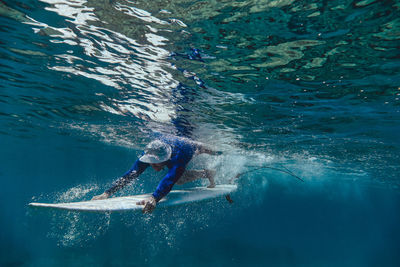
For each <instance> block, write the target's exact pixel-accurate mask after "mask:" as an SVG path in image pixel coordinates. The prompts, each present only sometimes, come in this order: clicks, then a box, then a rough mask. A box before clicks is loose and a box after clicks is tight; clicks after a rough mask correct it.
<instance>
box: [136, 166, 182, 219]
mask: <svg viewBox="0 0 400 267" xmlns="http://www.w3.org/2000/svg"><path fill="white" fill-rule="evenodd" d="M184 172H185V167H184V165H175V166H174V167H172V168H171V169H170V170H169V171H168V173H167V175H165V177H164V178H163V179H162V180H161V181H160V183H159V184H158V186H157V189H156V191H154V193H153V194H152V196H151V197H149V198H148V199H145V200H142V201H139V202H137V203H136V204H137V205H144V207H143V213H151V212H152V211H153V210H154V209H155V207H156V206H157V202H158V201H160V200H161V199H162V198H163V197H165V196H166V195H167V194H168V193H169V192H170V191H171V189H172V187H173V186H174V184H175V183H176V181H178V180H179V178H180V177H181V176H182V174H183V173H184Z"/></svg>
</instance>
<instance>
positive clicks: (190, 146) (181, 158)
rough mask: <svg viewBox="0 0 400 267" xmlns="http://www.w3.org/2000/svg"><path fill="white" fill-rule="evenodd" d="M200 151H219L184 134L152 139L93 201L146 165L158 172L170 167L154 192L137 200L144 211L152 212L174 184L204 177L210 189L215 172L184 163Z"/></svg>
mask: <svg viewBox="0 0 400 267" xmlns="http://www.w3.org/2000/svg"><path fill="white" fill-rule="evenodd" d="M202 153H205V154H209V155H218V154H219V152H215V151H213V150H211V149H209V148H207V147H206V146H205V145H204V144H202V143H199V142H195V141H192V140H190V139H187V138H183V137H176V136H168V137H163V138H161V139H159V140H155V141H152V142H150V143H149V144H148V145H147V146H146V148H145V150H144V153H143V155H142V156H141V157H140V158H139V159H137V160H136V162H135V163H134V165H133V166H132V168H131V169H130V170H129V171H128V172H126V173H125V174H124V175H123V176H122V177H121V178H119V179H118V180H116V181H115V182H114V183H113V185H112V187H111V188H109V189H108V190H106V191H105V192H104V193H103V194H101V195H97V196H94V197H93V198H92V200H99V199H106V198H109V197H110V196H111V195H112V194H114V193H115V192H117V191H118V190H120V189H122V188H123V187H125V186H126V185H127V184H128V183H130V182H131V181H132V180H133V179H135V178H138V177H139V175H140V174H142V173H143V172H144V171H145V170H146V168H147V167H148V166H151V167H152V168H153V169H154V170H155V171H157V172H159V171H161V170H162V169H163V168H164V167H165V166H167V167H168V169H169V170H168V173H167V174H166V175H165V177H164V178H163V179H162V180H161V181H160V183H159V184H158V187H157V189H156V190H155V191H154V193H153V194H152V195H151V196H150V197H149V198H147V199H145V200H142V201H140V202H137V203H136V204H137V205H144V208H143V213H151V212H152V211H153V210H154V208H155V207H156V205H157V202H158V201H160V200H161V199H162V198H163V197H165V196H166V195H167V194H168V193H169V192H170V191H171V189H172V187H173V186H174V184H178V185H181V184H185V183H187V182H191V181H194V180H197V179H202V178H206V179H208V180H209V181H210V185H209V186H208V187H209V188H213V187H215V181H214V176H215V171H213V170H186V166H187V164H188V163H189V162H190V160H191V159H192V157H193V156H194V155H197V154H202Z"/></svg>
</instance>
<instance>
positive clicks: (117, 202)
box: [29, 185, 237, 212]
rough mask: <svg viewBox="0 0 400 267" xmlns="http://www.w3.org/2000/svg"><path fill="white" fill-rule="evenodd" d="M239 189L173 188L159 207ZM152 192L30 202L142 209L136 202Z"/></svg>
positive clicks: (46, 205) (85, 208)
mask: <svg viewBox="0 0 400 267" xmlns="http://www.w3.org/2000/svg"><path fill="white" fill-rule="evenodd" d="M236 189H237V186H236V185H217V186H215V187H214V188H207V187H193V188H187V189H182V190H172V191H171V192H169V194H168V195H167V196H165V197H164V198H163V199H161V201H160V202H159V203H158V204H157V208H158V207H167V206H174V205H180V204H184V203H190V202H196V201H201V200H206V199H212V198H216V197H219V196H223V195H226V194H229V193H231V192H233V191H235V190H236ZM149 196H151V194H143V195H135V196H126V197H112V198H108V199H102V200H91V201H82V202H69V203H35V202H32V203H29V206H32V207H44V208H55V209H65V210H74V211H99V212H104V211H121V210H139V209H140V210H141V209H142V208H143V205H136V202H138V201H140V200H143V199H146V198H148V197H149Z"/></svg>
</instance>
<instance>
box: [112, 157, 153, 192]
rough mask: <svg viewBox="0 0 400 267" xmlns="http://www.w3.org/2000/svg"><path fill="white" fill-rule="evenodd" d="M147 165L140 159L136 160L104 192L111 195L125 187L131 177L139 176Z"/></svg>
mask: <svg viewBox="0 0 400 267" xmlns="http://www.w3.org/2000/svg"><path fill="white" fill-rule="evenodd" d="M148 166H149V164H148V163H144V162H141V161H140V160H136V162H135V164H133V166H132V168H131V169H130V170H129V171H127V172H126V173H125V174H124V175H123V176H122V177H121V178H119V179H118V180H116V181H115V182H114V183H113V185H112V186H111V187H110V188H109V189H108V190H106V193H107V194H108V195H112V194H114V193H115V192H117V191H118V190H120V189H122V188H123V187H125V186H126V185H127V184H129V183H130V182H131V181H132V180H133V179H135V178H137V177H139V175H140V174H142V172H144V170H146V168H147V167H148Z"/></svg>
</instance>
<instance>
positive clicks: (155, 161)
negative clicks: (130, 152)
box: [139, 140, 172, 171]
mask: <svg viewBox="0 0 400 267" xmlns="http://www.w3.org/2000/svg"><path fill="white" fill-rule="evenodd" d="M171 154H172V149H171V146H170V145H168V144H166V143H164V142H162V141H159V140H155V141H153V142H151V143H149V144H148V145H147V146H146V148H145V150H144V155H143V156H142V157H140V158H139V160H140V161H141V162H145V163H149V164H150V165H151V167H152V168H153V169H154V170H156V171H161V170H162V169H163V168H164V166H165V163H166V161H167V160H169V159H170V158H171Z"/></svg>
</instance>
